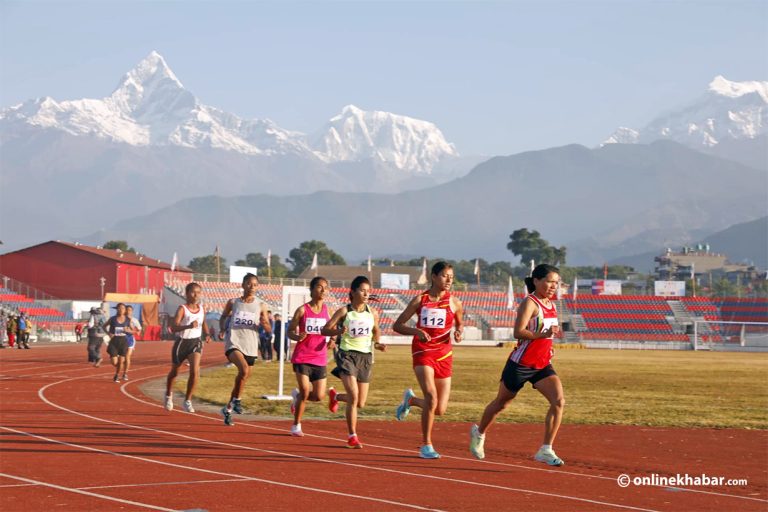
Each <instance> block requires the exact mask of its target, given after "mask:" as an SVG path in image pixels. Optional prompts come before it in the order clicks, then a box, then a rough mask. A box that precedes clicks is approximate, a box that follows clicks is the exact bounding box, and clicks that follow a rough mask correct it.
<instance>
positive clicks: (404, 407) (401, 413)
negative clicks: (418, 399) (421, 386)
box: [395, 388, 416, 421]
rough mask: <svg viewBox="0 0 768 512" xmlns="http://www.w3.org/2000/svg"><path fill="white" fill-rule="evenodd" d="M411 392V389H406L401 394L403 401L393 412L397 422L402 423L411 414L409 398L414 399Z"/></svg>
mask: <svg viewBox="0 0 768 512" xmlns="http://www.w3.org/2000/svg"><path fill="white" fill-rule="evenodd" d="M415 396H416V395H415V394H414V392H413V390H412V389H411V388H408V389H406V390H405V392H404V393H403V401H402V402H400V405H398V406H397V409H396V410H395V418H397V421H403V420H404V419H405V417H406V416H408V414H409V413H410V412H411V404H410V401H411V398H413V397H415Z"/></svg>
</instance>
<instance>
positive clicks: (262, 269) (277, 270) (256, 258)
mask: <svg viewBox="0 0 768 512" xmlns="http://www.w3.org/2000/svg"><path fill="white" fill-rule="evenodd" d="M270 260H271V261H270V263H271V266H272V277H285V276H287V275H288V273H289V269H288V267H287V266H286V265H285V264H284V263H282V262H281V261H280V256H278V255H277V254H273V255H272V257H271V258H270ZM235 265H237V266H240V267H256V268H257V269H259V275H260V276H261V277H264V276H266V275H268V271H267V257H266V256H264V255H263V254H261V253H260V252H249V253H248V254H246V255H245V259H244V260H237V261H235Z"/></svg>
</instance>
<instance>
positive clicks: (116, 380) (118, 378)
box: [112, 374, 120, 382]
mask: <svg viewBox="0 0 768 512" xmlns="http://www.w3.org/2000/svg"><path fill="white" fill-rule="evenodd" d="M112 382H120V377H119V376H118V375H117V374H115V376H114V377H112Z"/></svg>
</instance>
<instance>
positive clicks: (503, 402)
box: [469, 265, 565, 466]
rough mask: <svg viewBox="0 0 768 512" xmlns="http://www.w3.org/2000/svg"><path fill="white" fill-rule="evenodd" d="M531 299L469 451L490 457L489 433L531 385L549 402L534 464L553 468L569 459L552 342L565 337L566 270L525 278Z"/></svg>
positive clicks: (546, 268)
mask: <svg viewBox="0 0 768 512" xmlns="http://www.w3.org/2000/svg"><path fill="white" fill-rule="evenodd" d="M525 286H526V287H527V288H528V293H529V294H530V295H528V297H526V298H525V300H524V301H523V303H522V304H521V305H520V309H519V310H518V312H517V320H516V321H515V332H514V335H515V339H517V340H518V341H517V348H515V350H513V351H512V353H511V354H510V356H509V358H508V359H507V364H506V366H505V367H504V371H503V372H502V373H501V384H499V392H498V394H497V395H496V398H494V399H493V401H491V403H489V404H488V405H487V406H486V407H485V411H484V412H483V418H482V419H481V420H480V424H479V425H472V429H471V430H470V438H469V450H470V452H472V455H474V456H475V457H477V458H478V459H483V458H485V450H484V443H485V433H486V431H487V430H488V428H489V427H490V426H491V424H492V423H493V422H494V421H495V420H496V417H497V416H498V415H499V413H500V412H501V411H503V410H504V409H505V408H506V407H507V405H509V402H511V401H512V400H513V399H514V398H515V397H516V396H517V392H518V391H520V390H521V389H522V388H523V386H524V385H525V383H526V382H530V383H531V385H532V386H533V387H534V388H536V390H538V391H539V393H541V394H542V395H544V397H545V398H546V399H547V401H548V402H549V411H547V416H546V418H545V420H544V444H542V446H541V448H540V449H539V451H538V452H536V455H534V459H536V460H537V461H539V462H544V463H546V464H549V465H550V466H562V465H563V464H564V462H563V459H561V458H560V457H558V456H557V455H556V454H555V451H554V450H553V449H552V444H553V443H554V441H555V436H557V430H558V429H559V428H560V422H561V421H562V419H563V406H564V405H565V397H564V395H563V385H562V383H561V382H560V377H558V376H557V373H555V369H554V368H552V365H551V364H550V361H551V360H552V356H553V351H552V338H554V337H555V336H556V335H557V334H558V333H559V332H560V326H559V324H558V320H557V310H556V309H555V304H554V302H552V300H553V298H554V297H555V294H556V293H557V288H558V287H559V286H560V270H558V269H557V267H553V266H552V265H539V266H537V267H536V268H535V269H533V273H532V274H531V277H526V278H525Z"/></svg>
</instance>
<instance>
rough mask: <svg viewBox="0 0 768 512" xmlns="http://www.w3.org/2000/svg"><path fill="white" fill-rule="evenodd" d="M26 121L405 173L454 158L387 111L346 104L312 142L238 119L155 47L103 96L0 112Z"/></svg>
mask: <svg viewBox="0 0 768 512" xmlns="http://www.w3.org/2000/svg"><path fill="white" fill-rule="evenodd" d="M23 125H26V126H33V127H38V128H47V129H56V130H62V131H64V132H67V133H69V134H72V135H77V136H83V135H85V136H93V137H97V138H101V139H106V140H110V141H114V142H120V143H125V144H130V145H134V146H146V145H157V146H162V145H175V146H183V147H189V148H215V149H222V150H228V151H236V152H239V153H243V154H247V155H290V154H294V155H300V156H302V157H304V158H310V159H316V158H319V159H321V160H323V161H325V162H338V161H345V160H364V159H368V158H377V159H379V160H381V161H384V162H387V163H389V164H392V165H394V166H396V167H398V168H400V169H403V170H408V171H426V172H429V171H430V170H431V169H432V167H433V166H434V165H435V164H436V163H437V162H439V161H440V160H441V159H443V158H445V157H455V156H458V153H457V152H456V149H455V148H454V147H453V145H452V144H449V143H448V142H447V141H446V140H445V138H444V137H443V135H442V133H441V132H440V130H439V129H437V127H436V126H435V125H434V124H432V123H429V122H426V121H419V120H416V119H411V118H408V117H405V116H398V115H395V114H389V113H386V112H364V111H362V110H360V109H357V108H356V107H352V106H349V107H345V108H344V109H343V110H342V113H341V114H339V115H338V116H336V117H334V118H333V119H331V120H330V121H329V123H328V125H327V127H326V129H325V130H324V132H325V134H324V135H323V136H321V137H319V139H318V141H317V144H316V145H315V146H314V147H311V146H310V144H309V143H308V141H307V136H306V135H305V134H303V133H300V132H296V131H289V130H285V129H283V128H281V127H279V126H278V125H277V124H276V123H274V122H272V121H270V120H268V119H252V120H246V119H241V118H239V117H238V116H236V115H234V114H230V113H228V112H224V111H222V110H220V109H217V108H215V107H211V106H208V105H205V104H203V103H202V102H201V101H200V100H198V99H197V98H196V97H195V96H194V95H193V94H192V93H191V92H189V91H188V90H187V89H185V88H184V86H183V85H182V83H181V81H179V79H178V78H177V77H176V75H175V74H174V73H173V71H172V70H171V69H170V67H168V64H167V63H166V62H165V59H163V57H162V56H161V55H160V54H159V53H157V52H155V51H153V52H151V53H150V54H149V55H148V56H147V57H146V58H145V59H144V60H142V61H141V62H139V63H138V65H137V66H136V67H135V68H134V69H132V70H131V71H129V72H128V73H126V74H125V75H124V76H123V78H122V79H121V81H120V83H119V84H118V86H117V88H116V89H115V90H114V92H112V94H111V95H110V96H108V97H106V98H103V99H82V100H73V101H61V102H57V101H55V100H54V99H53V98H48V97H46V98H41V99H36V100H29V101H27V102H24V103H22V104H19V105H15V106H12V107H10V108H6V109H3V110H2V111H0V129H1V130H3V131H7V132H13V131H14V129H16V128H21V127H22V126H23Z"/></svg>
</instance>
